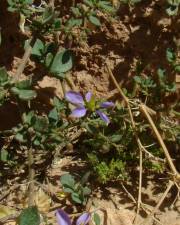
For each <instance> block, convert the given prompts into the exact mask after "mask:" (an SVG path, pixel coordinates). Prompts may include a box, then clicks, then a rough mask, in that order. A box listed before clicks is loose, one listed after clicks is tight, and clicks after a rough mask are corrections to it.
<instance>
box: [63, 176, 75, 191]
mask: <svg viewBox="0 0 180 225" xmlns="http://www.w3.org/2000/svg"><path fill="white" fill-rule="evenodd" d="M60 181H61V184H62V185H67V186H69V187H73V188H74V186H75V180H74V177H73V176H72V175H70V174H64V175H62V176H61V178H60Z"/></svg>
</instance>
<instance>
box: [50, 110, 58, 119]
mask: <svg viewBox="0 0 180 225" xmlns="http://www.w3.org/2000/svg"><path fill="white" fill-rule="evenodd" d="M48 117H49V118H50V119H53V120H55V121H57V120H58V119H59V114H58V111H57V109H56V108H54V109H52V110H51V111H50V112H49V115H48Z"/></svg>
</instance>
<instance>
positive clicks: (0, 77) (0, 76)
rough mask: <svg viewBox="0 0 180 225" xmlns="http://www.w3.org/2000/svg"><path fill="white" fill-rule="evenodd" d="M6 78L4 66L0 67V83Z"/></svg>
mask: <svg viewBox="0 0 180 225" xmlns="http://www.w3.org/2000/svg"><path fill="white" fill-rule="evenodd" d="M7 80H8V73H7V71H6V68H5V67H1V68H0V84H3V83H5V82H6V81H7Z"/></svg>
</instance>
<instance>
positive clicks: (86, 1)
mask: <svg viewBox="0 0 180 225" xmlns="http://www.w3.org/2000/svg"><path fill="white" fill-rule="evenodd" d="M83 2H84V3H85V4H86V5H88V6H89V7H92V8H93V7H94V4H93V2H92V1H90V0H83Z"/></svg>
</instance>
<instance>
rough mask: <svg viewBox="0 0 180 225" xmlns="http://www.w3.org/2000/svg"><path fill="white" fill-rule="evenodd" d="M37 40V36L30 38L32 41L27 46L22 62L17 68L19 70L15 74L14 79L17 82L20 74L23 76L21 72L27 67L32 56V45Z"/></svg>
mask: <svg viewBox="0 0 180 225" xmlns="http://www.w3.org/2000/svg"><path fill="white" fill-rule="evenodd" d="M35 40H36V38H35V37H32V38H31V39H30V41H29V44H28V46H27V47H26V50H25V52H24V55H23V57H22V59H21V62H20V64H19V66H18V68H17V71H16V73H15V75H14V81H15V82H17V81H18V80H19V79H20V76H21V74H22V73H23V71H24V69H25V67H26V64H27V62H28V59H29V57H30V56H31V52H32V47H31V46H33V45H34V43H35Z"/></svg>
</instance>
